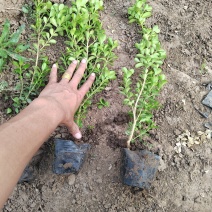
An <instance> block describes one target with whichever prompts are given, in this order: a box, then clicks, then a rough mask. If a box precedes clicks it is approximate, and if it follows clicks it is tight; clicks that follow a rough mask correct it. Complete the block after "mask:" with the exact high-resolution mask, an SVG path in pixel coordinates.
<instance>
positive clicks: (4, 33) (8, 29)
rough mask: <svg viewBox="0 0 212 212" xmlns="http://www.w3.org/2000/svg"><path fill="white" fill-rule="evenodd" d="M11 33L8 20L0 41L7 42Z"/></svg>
mask: <svg viewBox="0 0 212 212" xmlns="http://www.w3.org/2000/svg"><path fill="white" fill-rule="evenodd" d="M9 34H10V22H9V21H8V20H6V21H5V22H4V27H3V30H2V34H1V37H0V43H2V42H6V40H7V39H8V37H9Z"/></svg>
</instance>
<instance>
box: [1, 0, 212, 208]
mask: <svg viewBox="0 0 212 212" xmlns="http://www.w3.org/2000/svg"><path fill="white" fill-rule="evenodd" d="M12 2H14V1H5V3H3V5H4V7H0V8H1V13H0V14H2V15H1V16H0V17H1V18H2V17H3V18H5V17H10V18H11V17H14V16H15V15H16V13H14V14H15V15H14V16H13V15H8V12H7V11H6V9H2V8H5V7H6V6H7V7H16V8H20V7H21V6H20V4H21V3H22V2H21V1H16V3H15V4H14V3H12ZM132 2H134V1H124V0H116V1H115V0H111V1H105V11H103V12H102V14H101V20H102V22H103V26H104V28H105V30H106V32H107V35H108V36H111V37H113V38H114V39H117V40H118V41H119V44H120V45H119V48H118V50H117V55H118V59H117V61H116V62H115V64H114V65H113V69H114V70H116V73H117V80H115V81H114V82H112V83H111V84H110V86H109V87H108V88H107V90H105V91H104V92H103V94H102V95H104V98H105V100H106V101H108V102H109V103H110V107H108V108H103V109H102V110H99V109H98V108H97V106H95V105H93V106H92V107H91V108H90V110H89V112H88V116H87V118H86V120H85V122H84V126H85V127H84V128H83V129H82V131H83V139H82V141H83V142H87V143H90V144H92V149H91V151H90V154H89V157H88V159H87V161H86V162H85V164H84V167H83V169H82V170H81V172H80V173H79V174H78V175H77V176H76V178H75V179H74V181H73V179H71V178H68V177H67V176H57V175H53V174H52V161H53V152H54V151H53V146H51V144H48V145H50V146H48V145H47V147H49V148H46V150H47V154H46V155H45V158H44V159H43V160H42V161H41V163H40V165H39V174H38V175H37V177H36V179H35V181H33V182H32V183H30V184H27V183H25V184H22V185H17V187H16V188H15V190H14V192H13V194H12V195H11V197H10V198H9V200H8V202H7V203H6V205H5V208H4V211H5V212H6V211H17V212H19V211H27V212H28V211H55V212H56V211H108V212H116V211H129V212H136V211H188V212H197V211H198V212H200V211H201V212H209V211H211V205H212V192H211V191H212V184H211V178H212V170H211V162H210V161H211V160H212V154H211V151H212V150H211V144H210V143H209V142H207V143H204V144H201V145H198V146H194V147H193V148H192V149H190V148H187V147H183V149H182V151H181V154H182V156H181V157H179V155H178V154H176V152H175V150H174V147H175V145H176V143H177V137H178V136H179V135H180V134H181V133H183V132H185V131H186V130H187V129H188V130H189V131H190V132H194V133H195V132H197V131H199V130H200V131H204V127H203V123H204V122H205V121H206V120H205V119H204V118H202V116H201V115H200V114H199V113H198V112H197V111H196V110H195V108H194V106H196V107H197V108H199V109H200V110H201V111H204V110H207V111H208V112H209V113H210V116H209V118H208V120H207V122H208V121H211V110H210V109H208V108H206V107H204V106H203V105H202V104H201V100H202V98H203V97H204V95H205V94H206V93H207V92H208V91H207V90H206V89H205V87H204V86H202V84H203V83H204V82H208V81H211V80H210V79H212V56H211V49H212V40H211V39H210V38H211V37H212V30H211V21H212V7H211V1H208V0H203V1H198V0H192V1H191V0H188V1H185V0H180V1H176V0H158V1H152V0H150V1H149V3H150V4H151V5H152V6H153V16H152V17H151V18H150V19H148V25H149V26H152V25H154V24H158V25H159V28H160V29H161V33H160V41H161V43H162V46H163V47H164V49H165V50H166V51H167V55H168V57H167V59H166V61H165V63H164V65H163V71H164V73H165V74H166V76H167V79H168V83H167V85H166V86H165V88H164V89H163V91H162V93H161V95H160V96H159V101H160V103H161V105H162V106H161V109H160V110H158V111H157V112H155V121H156V123H157V125H158V129H155V130H153V131H152V132H150V137H149V138H146V145H144V144H143V143H136V144H135V146H133V148H134V149H135V147H136V148H139V149H143V148H149V149H151V150H152V151H153V152H156V153H158V154H159V155H160V157H161V161H160V163H161V165H160V168H159V170H160V171H159V172H158V174H157V177H156V180H155V181H154V182H153V184H152V187H151V189H150V190H149V191H148V192H147V191H144V192H139V191H138V192H137V191H136V192H135V191H134V190H133V189H131V188H129V187H127V186H124V185H122V183H121V180H120V172H119V168H120V165H121V160H122V159H121V152H120V148H122V147H124V141H126V140H127V136H126V134H125V131H126V129H127V122H128V120H129V119H128V117H127V116H125V115H124V114H127V112H128V110H129V108H126V107H125V106H123V98H124V97H123V96H122V95H121V94H120V92H119V88H118V87H119V86H120V84H121V83H122V73H121V68H122V67H125V66H126V67H133V65H134V61H133V58H134V56H135V53H136V49H135V48H134V43H135V42H136V41H138V40H139V39H140V34H139V29H138V27H137V26H136V25H133V24H132V25H130V24H129V23H128V19H127V9H128V7H129V6H130V5H131V4H132ZM1 4H2V3H1ZM11 11H12V10H11ZM17 15H18V12H17ZM16 22H17V21H16ZM203 62H205V63H206V66H207V71H206V72H205V71H204V72H201V65H202V63H203ZM100 95H101V94H100ZM120 114H121V115H120ZM0 115H4V113H3V112H1V114H0ZM52 136H53V137H62V138H66V139H70V138H71V137H70V135H69V133H68V131H67V129H65V128H63V127H59V128H58V129H57V130H56V131H55V132H54V133H53V135H52ZM116 141H118V142H119V143H117V142H116Z"/></svg>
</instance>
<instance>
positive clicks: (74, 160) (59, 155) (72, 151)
mask: <svg viewBox="0 0 212 212" xmlns="http://www.w3.org/2000/svg"><path fill="white" fill-rule="evenodd" d="M54 143H55V159H54V166H53V172H54V173H55V174H68V173H74V174H76V173H78V172H79V170H80V169H81V168H82V165H83V163H84V161H85V158H86V155H87V152H88V150H89V149H90V145H89V144H80V145H77V144H75V143H74V142H73V141H71V140H62V139H56V140H55V142H54Z"/></svg>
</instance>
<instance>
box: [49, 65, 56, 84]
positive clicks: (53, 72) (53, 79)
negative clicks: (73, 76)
mask: <svg viewBox="0 0 212 212" xmlns="http://www.w3.org/2000/svg"><path fill="white" fill-rule="evenodd" d="M56 82H57V65H56V64H54V65H53V66H52V70H51V73H50V76H49V84H52V83H56Z"/></svg>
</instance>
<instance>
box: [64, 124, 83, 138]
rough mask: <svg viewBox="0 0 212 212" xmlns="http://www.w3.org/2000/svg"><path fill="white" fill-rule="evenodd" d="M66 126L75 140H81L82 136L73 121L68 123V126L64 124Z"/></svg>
mask: <svg viewBox="0 0 212 212" xmlns="http://www.w3.org/2000/svg"><path fill="white" fill-rule="evenodd" d="M66 126H67V127H68V129H69V131H70V133H71V134H72V135H73V136H74V137H75V138H76V139H81V138H82V134H81V132H80V130H79V127H78V126H77V124H76V123H75V122H74V121H73V122H69V123H68V124H66Z"/></svg>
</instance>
